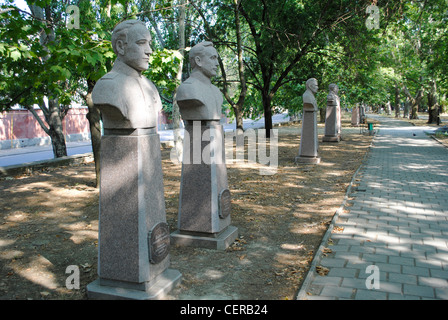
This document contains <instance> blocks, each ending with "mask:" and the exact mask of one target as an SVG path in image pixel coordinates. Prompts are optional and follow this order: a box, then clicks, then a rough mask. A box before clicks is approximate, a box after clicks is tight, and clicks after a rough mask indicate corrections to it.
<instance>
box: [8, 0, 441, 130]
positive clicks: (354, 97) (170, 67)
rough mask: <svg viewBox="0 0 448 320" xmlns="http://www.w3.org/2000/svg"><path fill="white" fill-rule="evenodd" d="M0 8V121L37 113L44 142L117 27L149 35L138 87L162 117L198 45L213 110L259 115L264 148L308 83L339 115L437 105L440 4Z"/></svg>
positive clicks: (238, 1)
mask: <svg viewBox="0 0 448 320" xmlns="http://www.w3.org/2000/svg"><path fill="white" fill-rule="evenodd" d="M0 4H1V7H0V35H1V42H0V110H8V109H10V108H11V107H12V106H14V105H16V104H19V105H21V106H23V107H26V108H28V109H29V110H30V111H31V112H32V109H33V108H32V106H33V105H39V106H40V107H41V109H42V110H43V111H44V114H45V115H46V120H47V123H43V122H42V123H41V124H42V125H43V126H44V127H45V128H46V129H47V131H48V133H49V134H50V131H51V130H52V127H54V126H57V125H58V124H57V121H53V120H54V119H56V118H58V117H59V119H61V118H63V116H64V114H65V112H66V110H67V108H68V107H69V106H70V105H71V104H72V103H73V102H75V101H76V102H80V103H84V104H87V100H86V97H87V96H88V93H89V92H90V91H91V89H92V88H93V85H94V83H95V81H96V80H98V79H99V78H100V77H101V76H102V75H104V74H105V73H106V72H107V71H108V70H110V68H111V67H112V63H113V61H114V59H115V55H114V53H113V51H112V48H111V45H110V36H111V31H112V29H113V27H114V25H116V24H117V23H118V22H120V21H122V20H125V19H140V20H142V21H144V22H146V23H147V26H148V28H149V29H150V31H151V33H152V35H153V48H154V49H155V50H154V54H153V56H152V58H151V67H150V69H149V70H148V71H147V72H146V75H147V76H148V77H149V78H150V79H151V80H152V81H153V82H154V83H155V84H156V86H157V87H158V89H159V92H160V94H161V96H162V100H163V102H164V109H165V110H166V112H168V113H169V114H170V113H171V112H172V111H173V96H174V94H175V91H176V88H177V86H178V84H179V82H180V81H181V80H182V79H185V78H186V77H188V74H189V63H188V60H187V59H186V58H187V56H188V49H189V48H190V47H192V46H193V45H195V44H196V43H198V42H200V41H203V40H211V41H213V42H214V44H215V46H216V47H217V49H218V52H219V53H220V60H221V73H220V75H219V77H217V78H216V79H215V80H214V81H215V83H216V84H217V85H218V86H219V87H220V88H221V89H222V91H223V93H224V95H225V97H226V104H225V106H224V108H228V109H229V113H230V115H235V116H236V117H237V120H238V119H239V120H241V118H242V117H258V116H261V115H263V116H264V117H265V121H266V122H265V128H266V130H267V136H268V137H269V133H268V131H269V129H271V128H272V119H271V117H272V114H273V113H275V112H277V111H279V110H282V111H284V110H286V111H288V112H290V113H296V112H299V111H300V110H301V108H302V101H301V96H302V94H303V92H304V90H305V88H304V86H305V82H306V80H307V79H308V78H311V77H313V78H316V79H318V81H319V87H320V92H319V94H318V95H321V96H324V95H325V94H326V92H328V85H329V84H330V83H336V84H338V86H339V88H340V95H341V102H342V104H343V107H348V108H350V107H351V106H353V105H354V104H356V103H365V104H369V105H372V106H381V105H385V104H386V103H388V102H391V104H392V105H393V106H394V107H395V109H396V110H397V111H400V107H402V106H404V105H406V103H407V104H409V106H410V108H411V110H410V112H409V115H410V116H411V117H415V116H417V110H418V109H419V108H420V109H421V110H424V109H425V110H426V109H427V110H429V111H431V110H434V108H436V107H438V106H444V105H445V96H446V93H447V81H448V76H447V74H448V73H447V69H448V58H447V57H448V55H447V50H448V49H447V48H448V38H447V32H446V28H447V23H446V22H447V21H446V20H447V19H448V14H447V12H448V10H447V9H448V4H447V1H445V0H432V1H429V0H409V1H405V0H395V1H391V0H378V1H370V0H369V1H366V0H355V1H353V0H337V1H336V0H331V1H328V0H300V1H299V0H269V1H267V0H213V1H211V0H203V1H197V0H189V1H187V0H163V1H161V0H160V1H155V0H147V1H135V0H134V1H132V0H129V1H125V0H78V1H68V0H66V1H54V0H27V1H26V4H27V5H28V10H25V9H24V8H19V7H17V4H16V1H12V0H4V1H1V2H0ZM68 5H75V6H77V7H78V8H79V12H80V14H79V26H80V27H79V29H77V28H69V27H68V26H67V22H68V21H69V19H70V18H71V13H70V12H67V6H68ZM371 5H375V6H376V7H377V8H378V12H379V14H378V16H377V17H375V18H376V19H377V20H378V21H375V22H377V24H376V25H375V24H372V21H373V20H372V19H373V16H372V11H369V9H368V7H369V6H371ZM181 9H182V10H181ZM181 24H182V27H180V25H181ZM183 39H185V40H183ZM183 41H184V42H185V45H183V44H182V45H181V43H182V42H183ZM183 46H185V51H184V48H183ZM179 68H180V69H181V70H182V77H179ZM44 98H46V99H48V101H49V102H48V103H45V102H44V101H46V100H44ZM50 102H51V103H50ZM320 107H321V108H324V107H325V106H324V105H322V104H321V105H320ZM54 114H57V116H56V118H54V117H53V118H52V115H54ZM397 116H398V113H397ZM52 119H53V120H52ZM241 123H242V122H241V121H240V124H241ZM56 131H57V130H56ZM55 137H56V136H55Z"/></svg>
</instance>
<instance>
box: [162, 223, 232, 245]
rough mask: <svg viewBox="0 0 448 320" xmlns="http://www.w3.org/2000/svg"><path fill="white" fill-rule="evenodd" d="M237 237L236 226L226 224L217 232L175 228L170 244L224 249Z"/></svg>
mask: <svg viewBox="0 0 448 320" xmlns="http://www.w3.org/2000/svg"><path fill="white" fill-rule="evenodd" d="M237 237H238V228H236V227H234V226H228V227H227V228H225V229H224V230H223V231H221V232H220V233H218V234H213V233H201V232H187V231H179V230H177V231H175V232H173V233H171V244H172V245H179V246H186V247H199V248H206V249H215V250H225V249H227V248H228V247H229V246H230V245H231V244H232V243H233V242H234V241H235V239H236V238H237Z"/></svg>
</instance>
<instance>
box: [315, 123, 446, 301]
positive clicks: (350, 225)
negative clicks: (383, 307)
mask: <svg viewBox="0 0 448 320" xmlns="http://www.w3.org/2000/svg"><path fill="white" fill-rule="evenodd" d="M369 116H372V117H376V116H374V115H369ZM378 119H379V120H380V121H381V125H380V130H379V132H378V134H377V135H376V136H375V138H374V143H373V145H372V147H371V149H370V152H369V155H368V157H367V161H366V162H365V163H364V164H363V166H362V167H361V168H360V169H359V171H358V175H357V177H356V178H357V180H360V181H359V187H358V188H359V189H361V188H362V189H364V190H365V191H364V192H357V191H356V190H355V189H352V193H351V194H350V196H351V197H353V200H351V201H350V204H351V206H350V207H346V209H347V210H348V211H347V212H344V213H341V214H340V216H339V219H338V220H337V223H338V225H340V226H342V227H344V231H343V232H342V233H335V234H331V235H330V239H331V240H332V241H333V243H335V246H334V247H333V248H332V250H333V253H332V255H331V256H328V257H325V258H324V259H322V260H321V261H320V262H321V265H324V266H326V267H328V268H329V273H328V275H329V276H327V277H320V276H316V277H315V278H314V281H313V284H312V285H311V286H313V285H316V284H318V285H321V286H322V287H321V291H322V292H320V293H321V294H325V296H322V298H325V299H356V300H374V299H381V300H385V299H390V300H422V299H424V300H426V299H445V300H448V198H447V197H446V194H447V193H448V162H447V161H446V159H447V156H448V150H447V149H446V148H445V147H443V146H442V145H440V144H439V143H437V142H435V141H434V140H432V139H430V138H428V137H427V136H426V135H424V134H417V135H416V136H411V135H410V134H409V129H408V128H409V127H410V124H409V123H407V122H405V121H399V120H396V119H389V118H378ZM389 129H393V130H389ZM401 129H403V130H401ZM413 130H414V129H413ZM428 163H431V166H432V168H434V167H435V166H437V173H436V172H434V171H432V170H431V169H428ZM370 265H375V266H376V267H378V271H379V278H380V280H379V284H380V288H379V289H378V290H376V289H370V290H369V289H368V288H367V285H366V281H367V282H369V283H370V281H371V280H372V279H373V278H372V277H371V276H373V273H368V272H367V267H369V266H370ZM318 298H319V297H318V296H313V297H312V299H318Z"/></svg>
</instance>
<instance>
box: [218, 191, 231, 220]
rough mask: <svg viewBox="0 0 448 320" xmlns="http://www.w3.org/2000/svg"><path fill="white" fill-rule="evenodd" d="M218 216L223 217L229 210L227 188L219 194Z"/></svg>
mask: <svg viewBox="0 0 448 320" xmlns="http://www.w3.org/2000/svg"><path fill="white" fill-rule="evenodd" d="M218 203H219V217H220V218H221V219H225V218H226V217H227V216H228V215H229V214H230V211H231V200H230V191H229V189H224V190H222V191H221V193H220V194H219V201H218Z"/></svg>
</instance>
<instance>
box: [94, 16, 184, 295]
mask: <svg viewBox="0 0 448 320" xmlns="http://www.w3.org/2000/svg"><path fill="white" fill-rule="evenodd" d="M150 42H151V36H150V33H149V31H148V29H147V28H146V25H145V24H144V23H143V22H141V21H138V20H127V21H124V22H121V23H120V24H118V25H117V26H116V27H115V29H114V31H113V33H112V47H113V49H114V52H115V53H116V55H117V59H116V60H115V62H114V65H113V68H112V70H111V71H110V72H109V73H107V74H106V75H105V76H104V77H102V78H101V79H100V80H98V82H97V83H96V85H95V87H94V89H93V92H92V100H93V103H94V105H95V107H97V108H99V109H100V111H101V116H102V120H103V127H104V134H103V136H102V137H101V154H100V200H99V237H98V238H99V240H98V276H99V278H98V279H97V280H95V281H94V282H92V283H90V284H89V285H88V286H87V292H88V296H89V298H93V299H115V298H126V299H151V300H152V299H161V298H163V297H164V295H165V294H166V293H167V292H168V291H170V290H171V289H172V288H173V287H174V286H175V285H176V284H178V283H179V281H180V279H181V274H180V272H179V271H177V270H173V269H169V266H170V255H169V250H170V233H169V228H168V224H167V223H166V212H165V197H164V185H163V172H162V160H161V151H160V137H159V134H158V133H157V114H158V110H159V109H160V108H161V101H160V96H159V93H158V91H157V88H156V87H155V85H154V84H153V83H152V82H151V81H150V80H149V79H147V78H146V77H144V76H143V75H142V72H143V71H144V70H146V69H148V67H149V64H148V61H149V56H150V54H151V53H152V50H151V47H150Z"/></svg>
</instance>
